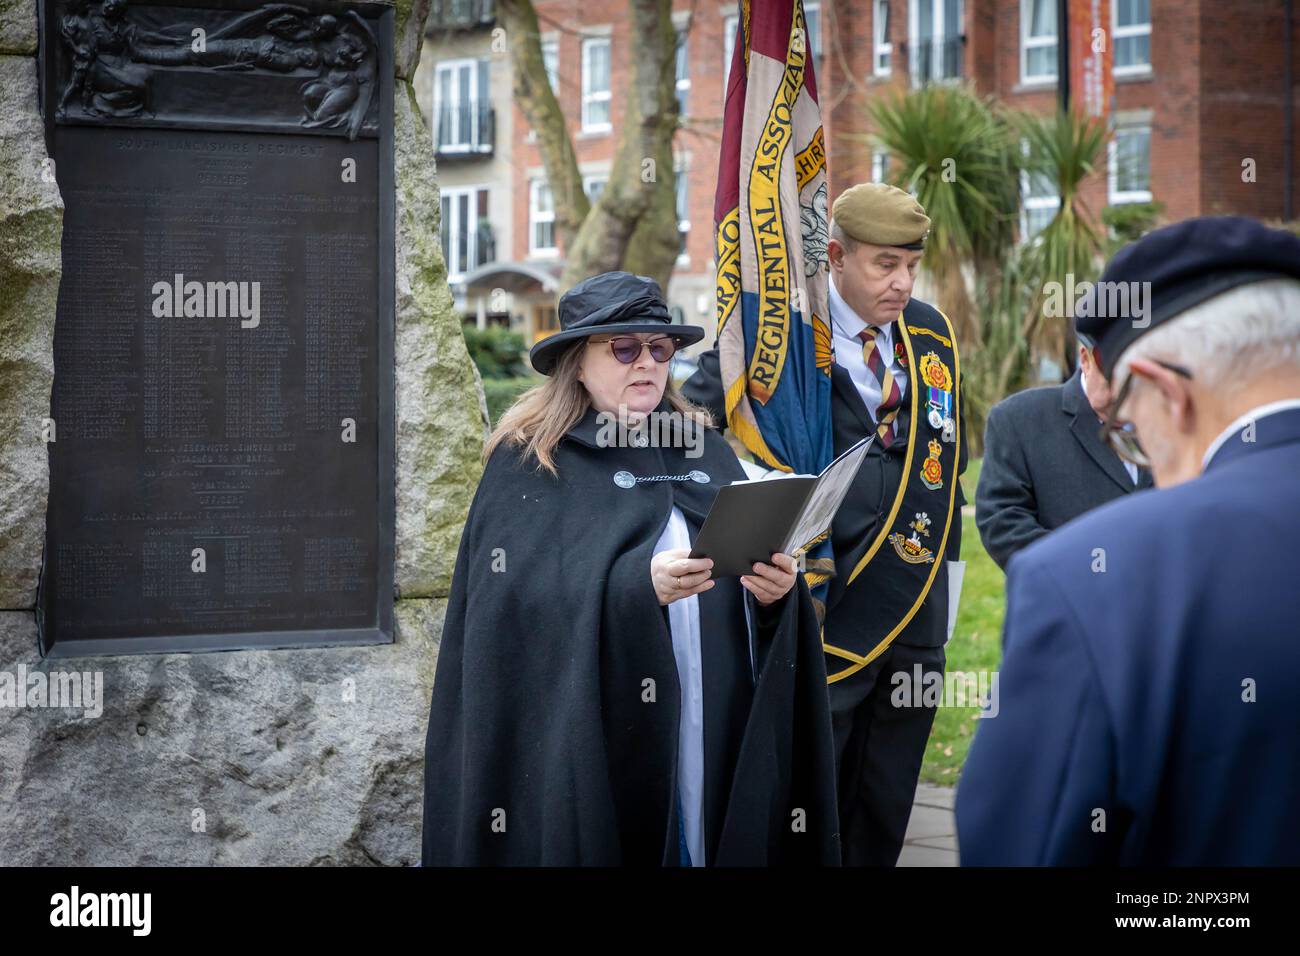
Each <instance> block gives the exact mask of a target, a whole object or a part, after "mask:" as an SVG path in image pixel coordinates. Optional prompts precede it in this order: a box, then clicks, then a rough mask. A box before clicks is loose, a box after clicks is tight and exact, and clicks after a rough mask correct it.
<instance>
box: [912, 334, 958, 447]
mask: <svg viewBox="0 0 1300 956" xmlns="http://www.w3.org/2000/svg"><path fill="white" fill-rule="evenodd" d="M919 371H920V373H921V381H923V382H924V383H925V386H926V403H925V405H926V416H925V417H926V420H927V421H928V422H929V423H930V427H931V428H933V429H935V430H936V431H938V432H941V435H940V437H941V438H943V440H944V441H947V442H951V441H956V439H957V423H956V420H955V419H954V418H953V417H952V387H953V383H952V372H950V371H949V370H948V366H947V365H945V364H944V363H943V359H941V358H939V355H938V353H936V352H926V353H925V354H924V355H922V356H921V361H920V369H919Z"/></svg>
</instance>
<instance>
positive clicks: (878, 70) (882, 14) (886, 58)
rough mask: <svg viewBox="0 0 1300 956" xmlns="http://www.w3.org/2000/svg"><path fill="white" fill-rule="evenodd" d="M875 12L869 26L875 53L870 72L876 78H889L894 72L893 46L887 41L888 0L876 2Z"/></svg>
mask: <svg viewBox="0 0 1300 956" xmlns="http://www.w3.org/2000/svg"><path fill="white" fill-rule="evenodd" d="M875 10H876V13H875V17H874V18H873V22H872V24H871V33H872V37H873V41H874V51H875V52H874V53H873V55H872V60H871V71H872V72H873V73H874V74H875V75H876V76H889V74H890V73H892V72H893V71H894V66H893V60H894V44H893V43H892V42H890V39H889V0H876V7H875Z"/></svg>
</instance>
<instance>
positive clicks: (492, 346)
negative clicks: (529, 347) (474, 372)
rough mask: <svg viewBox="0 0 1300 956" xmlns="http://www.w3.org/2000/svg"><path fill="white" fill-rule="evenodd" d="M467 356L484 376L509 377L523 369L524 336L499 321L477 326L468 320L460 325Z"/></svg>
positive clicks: (523, 371) (521, 373) (520, 373)
mask: <svg viewBox="0 0 1300 956" xmlns="http://www.w3.org/2000/svg"><path fill="white" fill-rule="evenodd" d="M462 329H463V331H464V333H465V345H466V347H467V348H468V349H469V357H470V358H471V359H473V361H474V364H475V365H477V366H478V371H479V374H480V375H482V376H483V377H484V378H485V379H486V378H512V377H514V376H516V375H523V374H524V373H525V369H524V363H523V352H524V337H523V336H522V335H520V334H519V333H518V332H511V331H510V330H509V329H506V328H502V327H501V326H499V325H490V326H488V327H487V328H486V329H480V328H478V327H477V326H475V325H473V324H472V323H466V324H465V325H463V326H462Z"/></svg>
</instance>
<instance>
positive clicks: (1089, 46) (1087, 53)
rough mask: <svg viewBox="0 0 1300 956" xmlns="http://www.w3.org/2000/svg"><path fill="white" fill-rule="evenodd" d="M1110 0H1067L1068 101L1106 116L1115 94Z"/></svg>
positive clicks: (1086, 113) (1081, 110)
mask: <svg viewBox="0 0 1300 956" xmlns="http://www.w3.org/2000/svg"><path fill="white" fill-rule="evenodd" d="M1111 2H1112V0H1070V104H1071V106H1072V107H1073V108H1074V109H1075V110H1076V111H1077V112H1079V113H1081V114H1083V115H1084V116H1092V117H1096V118H1098V119H1102V120H1104V119H1106V117H1107V116H1109V115H1110V113H1111V110H1112V108H1113V104H1114V97H1115V75H1114V73H1113V71H1112V69H1111V64H1112V63H1113V62H1114V44H1115V38H1114V37H1113V36H1111V33H1112V23H1113V21H1112V19H1111Z"/></svg>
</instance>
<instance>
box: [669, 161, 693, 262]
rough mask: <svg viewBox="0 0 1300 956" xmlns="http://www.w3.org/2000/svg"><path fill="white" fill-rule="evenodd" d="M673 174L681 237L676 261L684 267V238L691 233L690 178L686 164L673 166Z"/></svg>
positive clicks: (678, 231) (678, 230) (685, 257)
mask: <svg viewBox="0 0 1300 956" xmlns="http://www.w3.org/2000/svg"><path fill="white" fill-rule="evenodd" d="M674 172H675V173H676V175H675V176H674V177H673V179H674V180H675V181H676V186H677V233H678V235H679V236H680V237H681V247H680V248H679V249H678V250H677V261H678V263H679V264H683V265H684V264H685V263H686V261H687V255H686V238H687V236H689V235H690V232H691V214H690V207H689V206H688V205H687V196H688V193H687V190H688V187H689V185H690V176H689V175H688V172H687V169H686V164H685V163H683V162H678V163H677V164H676V165H675V168H674Z"/></svg>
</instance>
